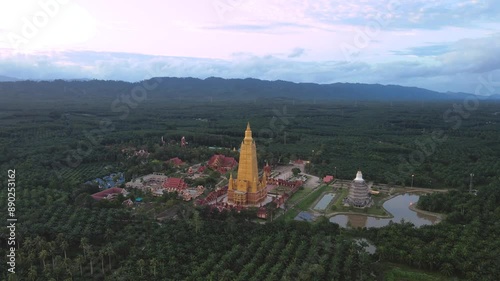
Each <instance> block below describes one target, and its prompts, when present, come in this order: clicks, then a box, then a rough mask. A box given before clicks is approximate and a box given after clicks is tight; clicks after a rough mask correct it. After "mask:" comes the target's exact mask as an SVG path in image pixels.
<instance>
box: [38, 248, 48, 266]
mask: <svg viewBox="0 0 500 281" xmlns="http://www.w3.org/2000/svg"><path fill="white" fill-rule="evenodd" d="M48 255H49V252H47V250H45V249H43V250H42V251H40V254H39V255H38V257H39V258H40V259H41V260H42V262H43V268H44V269H45V259H46V258H47V256H48Z"/></svg>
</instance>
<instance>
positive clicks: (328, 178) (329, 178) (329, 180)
mask: <svg viewBox="0 0 500 281" xmlns="http://www.w3.org/2000/svg"><path fill="white" fill-rule="evenodd" d="M332 180H333V176H330V175H327V176H325V177H324V178H323V182H331V181H332Z"/></svg>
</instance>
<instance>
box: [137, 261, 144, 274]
mask: <svg viewBox="0 0 500 281" xmlns="http://www.w3.org/2000/svg"><path fill="white" fill-rule="evenodd" d="M144 264H145V262H144V260H143V259H140V260H138V261H137V265H138V266H139V268H140V270H141V276H142V269H143V268H144Z"/></svg>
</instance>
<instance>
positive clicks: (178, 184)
mask: <svg viewBox="0 0 500 281" xmlns="http://www.w3.org/2000/svg"><path fill="white" fill-rule="evenodd" d="M162 186H163V188H164V189H166V190H167V191H168V192H174V191H178V192H180V191H182V190H184V189H186V188H187V187H188V186H187V183H186V182H184V180H183V179H181V178H168V179H167V180H166V181H165V182H163V185H162Z"/></svg>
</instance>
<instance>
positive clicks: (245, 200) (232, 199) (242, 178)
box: [227, 123, 267, 205]
mask: <svg viewBox="0 0 500 281" xmlns="http://www.w3.org/2000/svg"><path fill="white" fill-rule="evenodd" d="M266 183H267V177H266V173H264V175H263V177H262V179H259V171H258V169H257V148H256V147H255V141H254V139H253V138H252V130H251V129H250V123H249V124H248V125H247V129H246V131H245V138H244V139H243V141H242V142H241V149H240V159H239V165H238V178H237V179H233V175H232V174H231V175H230V177H229V184H228V191H227V202H228V203H229V204H235V205H256V204H258V203H260V202H262V201H264V199H265V198H266V196H267V190H266Z"/></svg>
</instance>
